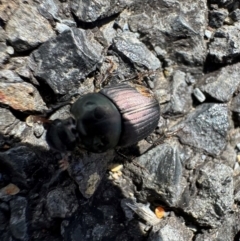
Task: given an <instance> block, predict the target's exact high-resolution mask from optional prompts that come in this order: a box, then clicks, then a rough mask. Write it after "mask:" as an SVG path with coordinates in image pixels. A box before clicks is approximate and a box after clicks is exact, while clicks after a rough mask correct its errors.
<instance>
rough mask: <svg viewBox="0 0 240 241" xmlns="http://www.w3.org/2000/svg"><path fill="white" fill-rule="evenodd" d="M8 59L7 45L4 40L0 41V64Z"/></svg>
mask: <svg viewBox="0 0 240 241" xmlns="http://www.w3.org/2000/svg"><path fill="white" fill-rule="evenodd" d="M8 59H9V54H8V52H7V45H6V43H4V42H0V64H1V65H2V64H4V63H6V62H7V61H8ZM0 67H2V66H0Z"/></svg>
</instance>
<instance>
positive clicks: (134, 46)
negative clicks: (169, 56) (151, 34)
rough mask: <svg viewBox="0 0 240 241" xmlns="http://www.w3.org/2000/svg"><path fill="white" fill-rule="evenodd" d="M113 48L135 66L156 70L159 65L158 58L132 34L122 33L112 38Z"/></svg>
mask: <svg viewBox="0 0 240 241" xmlns="http://www.w3.org/2000/svg"><path fill="white" fill-rule="evenodd" d="M113 48H114V49H115V50H116V51H117V52H118V53H120V54H121V55H123V56H124V57H125V58H127V59H128V60H129V61H130V62H131V63H133V64H134V65H135V66H136V67H139V68H146V69H148V70H156V69H158V68H160V67H161V63H160V61H159V60H158V58H157V57H156V56H155V55H154V54H153V53H151V52H150V51H149V50H148V49H147V47H146V46H145V45H144V44H143V43H141V42H140V41H139V40H138V39H137V38H136V37H135V35H134V34H130V33H123V34H121V35H120V36H117V37H116V38H115V39H114V40H113Z"/></svg>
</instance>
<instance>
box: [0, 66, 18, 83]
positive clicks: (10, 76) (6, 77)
mask: <svg viewBox="0 0 240 241" xmlns="http://www.w3.org/2000/svg"><path fill="white" fill-rule="evenodd" d="M0 78H1V80H0V83H4V82H6V83H18V82H23V80H22V79H21V78H20V77H19V76H18V75H17V74H16V73H15V72H13V71H12V70H8V69H3V70H0Z"/></svg>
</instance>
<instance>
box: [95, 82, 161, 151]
mask: <svg viewBox="0 0 240 241" xmlns="http://www.w3.org/2000/svg"><path fill="white" fill-rule="evenodd" d="M134 87H135V88H134ZM134 87H132V86H130V85H127V84H118V85H112V86H109V87H105V88H104V89H102V90H101V91H100V92H99V93H101V94H103V95H105V96H106V97H108V98H109V99H110V100H111V101H112V102H113V103H114V104H115V105H116V107H117V108H118V109H119V111H120V114H121V117H122V133H121V137H120V140H119V143H118V146H123V147H124V146H130V145H132V144H135V143H137V142H138V141H140V140H142V139H144V138H145V137H147V136H148V135H149V134H151V133H152V132H153V130H154V129H155V128H156V127H157V124H158V121H159V118H160V106H159V103H158V101H157V100H156V99H155V98H154V96H153V94H152V93H151V92H150V91H149V90H148V89H147V88H145V87H142V86H134Z"/></svg>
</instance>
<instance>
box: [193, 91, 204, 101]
mask: <svg viewBox="0 0 240 241" xmlns="http://www.w3.org/2000/svg"><path fill="white" fill-rule="evenodd" d="M193 94H194V96H195V97H196V98H197V100H198V101H199V102H204V101H205V100H206V97H205V95H204V94H203V92H202V91H201V90H200V89H199V88H195V89H194V90H193Z"/></svg>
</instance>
